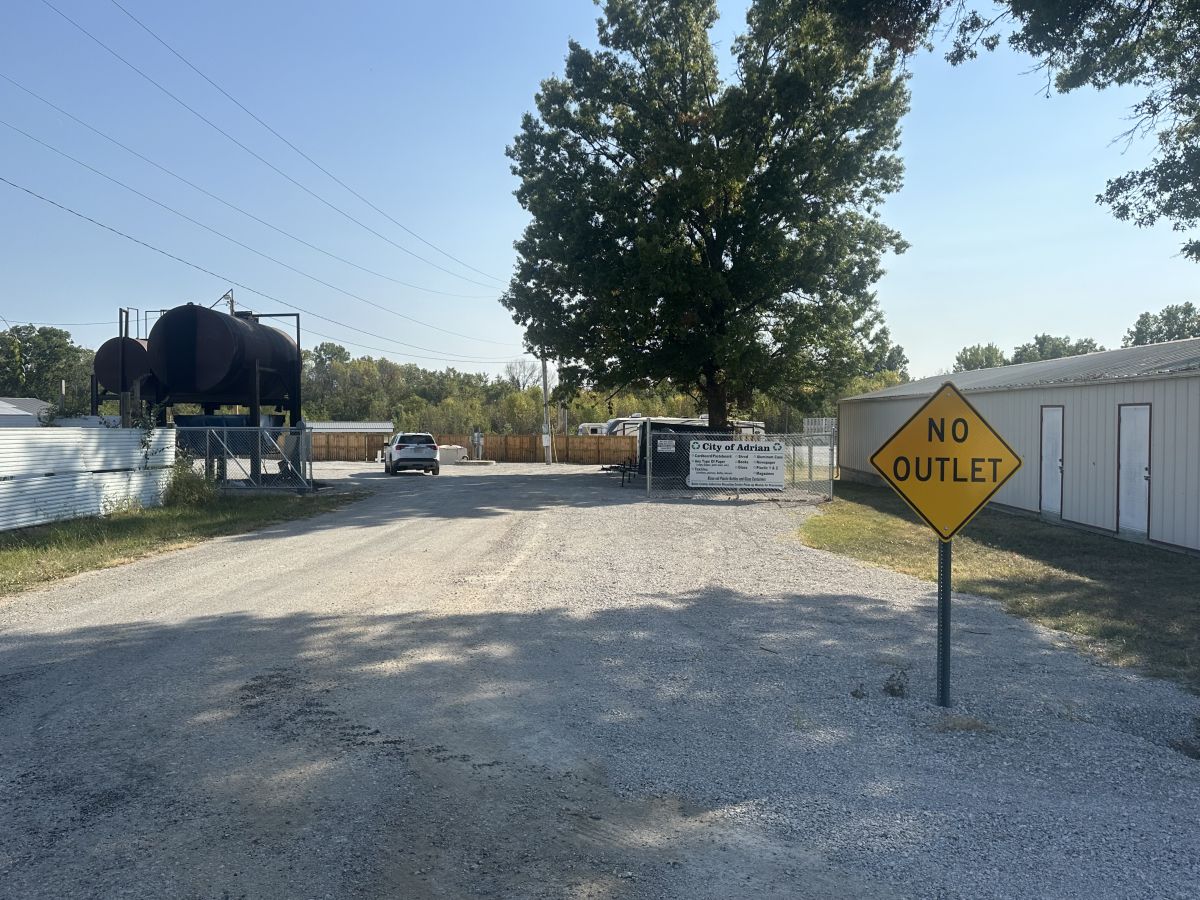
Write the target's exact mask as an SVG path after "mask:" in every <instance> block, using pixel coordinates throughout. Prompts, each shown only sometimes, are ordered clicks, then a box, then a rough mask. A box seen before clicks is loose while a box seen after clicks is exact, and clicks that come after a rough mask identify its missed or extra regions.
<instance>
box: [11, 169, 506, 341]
mask: <svg viewBox="0 0 1200 900" xmlns="http://www.w3.org/2000/svg"><path fill="white" fill-rule="evenodd" d="M0 183H3V184H7V185H8V186H9V187H11V188H14V189H16V190H18V191H21V192H23V193H25V194H28V195H29V196H31V197H35V198H37V199H38V200H41V201H42V202H43V203H48V204H49V205H50V206H53V207H55V208H56V209H59V210H61V211H63V212H65V213H69V214H70V215H72V216H75V217H76V218H78V219H82V220H84V221H85V222H90V223H91V224H93V225H95V226H97V227H98V228H102V229H104V230H105V231H108V232H111V233H112V234H115V235H117V236H118V237H122V238H124V239H125V240H127V241H131V242H132V243H135V244H138V245H139V246H142V247H145V248H146V249H147V250H152V251H154V252H155V253H158V254H159V255H161V256H165V257H167V258H168V259H172V260H174V261H175V262H178V263H181V264H182V265H185V266H187V267H188V268H191V269H195V270H196V271H198V272H203V273H204V274H205V275H210V276H212V277H213V278H218V279H220V280H221V281H224V282H226V283H228V284H232V285H233V286H234V287H238V288H241V289H242V290H244V291H249V292H250V293H251V294H254V295H256V296H259V297H263V298H265V299H267V300H270V301H272V302H273V303H278V304H280V305H281V306H286V307H287V308H288V309H294V310H296V311H297V312H302V313H304V314H305V315H307V316H312V317H313V318H315V319H320V320H321V321H322V322H329V323H330V324H332V325H337V326H338V327H339V328H345V329H347V330H349V331H354V332H357V333H358V334H365V335H366V336H367V337H369V338H375V339H377V340H378V339H380V338H382V339H383V340H385V341H387V342H388V343H393V344H397V345H399V346H402V347H411V348H413V349H415V350H424V351H425V352H427V353H442V351H440V350H436V349H434V348H431V347H422V346H420V345H419V344H409V343H407V342H405V341H398V340H395V339H394V338H385V337H382V335H379V334H376V333H374V332H370V331H366V330H365V329H362V328H358V327H356V326H354V325H350V324H347V323H346V322H340V321H338V320H337V319H332V318H330V317H329V316H323V315H321V314H320V313H316V312H313V311H312V310H310V309H305V308H304V307H303V306H299V305H298V304H295V303H291V302H289V301H287V300H284V299H283V298H281V297H276V296H274V295H273V294H268V293H266V292H265V291H260V290H258V289H257V288H253V287H250V285H248V284H244V283H243V282H240V281H236V280H235V279H233V278H230V277H229V276H228V275H222V274H221V273H220V272H215V271H213V270H212V269H209V268H206V267H204V266H202V265H200V264H198V263H194V262H192V261H190V260H187V259H184V258H183V257H182V256H178V255H176V254H174V253H171V252H170V251H168V250H163V249H162V248H161V247H156V246H154V245H153V244H150V243H147V242H146V241H143V240H141V239H140V238H136V237H134V236H133V235H130V234H126V233H125V232H124V231H121V230H120V229H117V228H114V227H112V226H111V225H106V224H105V223H103V222H101V221H99V220H97V219H93V218H92V217H91V216H89V215H86V214H85V213H81V212H79V211H78V210H75V209H72V208H71V207H69V206H65V205H64V204H62V203H59V202H57V201H55V200H51V199H50V198H49V197H46V196H44V195H43V194H39V193H38V192H37V191H35V190H32V189H31V188H27V187H25V186H23V185H20V184H17V183H16V182H15V181H10V180H9V179H7V178H5V177H4V176H2V175H0ZM437 358H438V359H444V360H449V359H452V358H454V359H457V360H458V361H460V362H506V361H507V359H484V358H480V357H469V356H461V355H459V354H445V355H444V356H439V357H437ZM510 358H511V357H509V359H510Z"/></svg>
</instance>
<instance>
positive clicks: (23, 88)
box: [0, 72, 494, 300]
mask: <svg viewBox="0 0 1200 900" xmlns="http://www.w3.org/2000/svg"><path fill="white" fill-rule="evenodd" d="M0 79H2V80H4V81H7V82H8V83H9V84H11V85H12V86H13V87H15V88H17V89H18V90H21V91H24V92H25V93H26V94H28V95H29V96H30V97H32V98H33V99H35V100H37V101H39V102H40V103H44V104H45V105H46V106H48V107H50V108H51V109H53V110H54V111H55V112H57V113H59V114H61V115H64V116H66V117H67V118H68V119H70V120H71V121H72V122H75V123H76V124H78V125H80V126H82V127H84V128H86V129H87V130H88V131H90V132H92V133H93V134H96V135H98V136H99V137H102V138H104V140H106V141H108V142H109V143H110V144H113V145H114V146H117V147H120V148H121V149H122V150H124V151H125V152H126V153H129V154H131V155H133V156H135V157H137V158H138V159H140V160H142V162H145V163H148V164H149V165H151V166H154V168H156V169H158V170H159V171H160V172H163V173H165V174H167V175H170V176H171V177H172V178H174V179H176V180H177V181H180V182H182V183H183V184H186V185H187V186H188V187H190V188H192V189H193V190H196V191H199V192H200V193H201V194H204V196H206V197H210V198H211V199H213V200H216V201H217V202H218V203H220V204H223V205H224V206H226V207H228V208H229V209H232V210H233V211H234V212H237V213H240V214H241V215H243V216H245V217H246V218H248V219H252V220H253V221H255V222H258V223H259V224H260V225H264V226H266V227H267V228H270V229H271V230H272V231H274V232H276V233H277V234H281V235H283V236H284V237H286V238H289V239H291V240H293V241H295V242H296V243H298V244H302V245H303V246H305V247H308V248H309V249H310V250H316V251H317V252H318V253H323V254H324V255H325V256H328V257H329V258H330V259H335V260H337V261H338V262H340V263H344V264H345V265H347V266H351V267H353V268H355V269H358V270H359V271H361V272H366V273H367V274H368V275H374V276H375V277H376V278H382V279H384V280H385V281H390V282H392V283H393V284H399V285H402V286H404V287H406V288H412V289H413V290H414V291H424V292H425V293H428V294H440V295H441V296H443V297H457V298H460V299H463V300H491V299H494V295H492V294H456V293H453V292H451V291H439V290H437V289H435V288H428V287H422V286H421V285H419V284H412V283H411V282H408V281H403V280H401V279H399V278H394V277H393V276H391V275H386V274H384V273H383V272H376V271H375V270H374V269H370V268H368V267H367V266H364V265H360V264H359V263H356V262H353V261H352V260H349V259H346V258H345V257H343V256H339V255H338V254H336V253H332V252H331V251H329V250H325V249H324V248H322V247H318V246H317V245H316V244H312V243H309V242H308V241H306V240H304V238H301V237H297V236H296V235H294V234H292V233H291V232H289V231H285V230H284V229H282V228H280V227H279V226H278V225H273V224H272V223H270V222H268V221H267V220H266V219H261V218H259V217H258V216H256V215H254V213H251V212H247V211H246V210H244V209H242V208H241V207H240V206H238V205H237V204H235V203H231V202H230V201H228V200H226V199H225V198H224V197H220V196H218V195H217V194H214V193H213V192H212V191H210V190H207V189H206V188H203V187H201V186H200V185H198V184H196V183H195V182H194V181H190V180H188V179H187V178H184V177H183V176H182V175H180V174H178V173H177V172H174V171H172V170H171V169H168V168H167V167H166V166H164V165H162V164H161V163H158V162H155V161H154V160H152V159H150V157H148V156H145V155H144V154H142V153H139V152H138V151H137V150H134V149H133V148H132V147H129V146H127V145H126V144H123V143H121V142H120V141H118V140H117V139H116V138H114V137H112V136H111V135H108V134H105V133H104V132H103V131H101V130H100V129H99V128H96V127H95V126H93V125H90V124H88V123H87V122H85V121H84V120H83V119H81V118H79V117H78V116H76V115H73V114H71V113H70V112H68V111H67V110H65V109H63V108H62V107H61V106H59V105H57V104H56V103H54V102H52V101H50V100H47V99H46V98H45V97H43V96H42V95H41V94H38V93H37V92H36V91H33V90H31V89H30V88H28V87H26V86H25V85H23V84H21V83H20V82H19V81H16V80H15V79H13V78H10V77H9V76H8V75H5V74H4V73H3V72H0Z"/></svg>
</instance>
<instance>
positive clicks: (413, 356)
mask: <svg viewBox="0 0 1200 900" xmlns="http://www.w3.org/2000/svg"><path fill="white" fill-rule="evenodd" d="M304 331H306V332H307V333H308V334H315V335H316V336H317V337H323V338H328V339H329V340H331V341H337V342H338V343H339V344H349V345H350V346H351V347H358V348H359V349H362V350H374V351H375V352H377V353H391V354H393V355H395V356H404V357H407V358H409V359H429V360H433V361H434V362H475V363H506V362H512V357H506V358H503V359H474V360H465V359H455V358H453V357H448V356H419V355H417V354H415V353H400V352H398V351H396V350H389V349H387V348H386V347H372V346H371V345H370V344H358V343H355V342H354V341H348V340H346V339H345V338H340V337H335V336H333V335H332V334H322V333H321V332H319V331H313V330H312V329H311V328H305V329H304Z"/></svg>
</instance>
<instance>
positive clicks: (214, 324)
mask: <svg viewBox="0 0 1200 900" xmlns="http://www.w3.org/2000/svg"><path fill="white" fill-rule="evenodd" d="M149 356H150V368H151V370H152V371H153V372H154V375H155V377H157V378H158V380H159V381H160V382H162V384H163V386H164V390H165V392H166V393H167V395H168V396H170V397H172V398H174V399H177V400H178V399H184V398H186V399H187V400H188V401H193V402H214V403H243V404H248V403H250V402H251V398H252V396H253V392H254V369H255V363H257V364H258V366H259V368H260V399H261V400H262V402H263V403H278V402H280V401H282V400H283V399H284V398H285V396H288V395H289V394H290V393H291V392H292V391H295V390H297V389H298V385H296V383H295V382H296V372H297V370H298V366H299V358H300V351H299V348H298V347H297V346H296V342H295V341H294V340H292V339H291V338H290V337H288V336H287V335H286V334H284V333H283V332H282V331H279V330H277V329H275V328H271V327H269V326H267V325H262V324H260V323H259V322H256V321H255V320H253V319H250V318H243V317H240V316H230V315H226V314H225V313H221V312H217V311H216V310H214V309H208V308H207V307H204V306H194V305H192V304H190V303H189V304H188V305H186V306H177V307H175V308H174V309H171V310H168V311H167V312H165V313H163V314H162V315H161V316H160V317H159V319H158V321H157V322H155V323H154V328H152V329H151V330H150V343H149Z"/></svg>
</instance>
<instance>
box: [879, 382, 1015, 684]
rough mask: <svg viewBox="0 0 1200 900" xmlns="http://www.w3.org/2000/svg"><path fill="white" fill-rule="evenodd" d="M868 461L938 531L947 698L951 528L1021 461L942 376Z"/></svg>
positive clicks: (941, 659) (940, 669)
mask: <svg viewBox="0 0 1200 900" xmlns="http://www.w3.org/2000/svg"><path fill="white" fill-rule="evenodd" d="M871 465H872V466H874V467H875V470H876V471H877V472H878V473H879V474H880V475H881V476H882V477H883V480H884V481H886V482H887V483H888V484H889V485H891V487H892V489H893V490H895V492H896V493H897V494H899V495H900V496H901V497H902V498H903V499H904V502H905V503H907V504H908V505H909V506H911V507H912V509H913V510H914V511H915V512H916V514H917V515H918V516H920V517H921V518H922V519H923V520H924V521H925V524H927V525H928V526H929V527H930V528H932V529H933V530H934V531H936V532H937V536H938V537H939V538H940V539H941V540H940V542H939V546H938V612H937V698H938V699H937V702H938V705H939V706H949V705H950V582H951V578H950V558H951V552H952V548H953V544H952V541H953V539H954V535H956V534H958V532H959V530H960V529H961V528H962V527H963V526H964V525H966V524H967V523H968V522H970V521H971V519H973V518H974V517H975V515H976V514H977V513H978V512H979V511H980V510H981V509H983V508H984V506H986V505H987V503H988V501H989V500H991V499H992V497H993V496H995V494H996V492H997V491H998V490H1000V488H1001V487H1002V486H1003V485H1004V483H1005V482H1006V481H1008V479H1010V478H1012V477H1013V475H1015V474H1016V473H1017V470H1018V469H1020V468H1021V458H1020V457H1019V456H1017V454H1016V451H1014V450H1013V449H1012V447H1010V446H1009V445H1008V443H1007V442H1006V441H1005V440H1004V438H1002V437H1001V436H1000V435H999V434H997V432H996V430H995V429H994V428H992V426H991V425H989V424H988V423H987V421H986V420H985V419H984V418H983V416H981V415H980V414H979V412H978V411H977V410H976V409H975V407H973V406H972V405H971V404H970V403H969V402H968V401H967V398H966V397H964V396H963V395H962V394H961V393H959V391H958V389H957V388H956V387H955V386H954V385H953V384H951V383H950V382H947V383H946V384H944V385H942V386H941V388H940V389H939V390H938V391H937V392H936V393H935V394H934V395H933V396H932V397H930V398H929V399H928V400H927V401H926V402H925V403H923V404H922V405H921V408H920V409H918V410H917V411H916V412H915V413H913V415H912V417H911V418H910V419H909V420H908V421H907V422H905V423H904V424H903V425H901V426H900V427H899V428H898V429H897V430H896V433H895V434H893V435H892V436H891V437H890V438H888V439H887V440H886V441H885V442H884V444H883V446H882V447H880V448H879V449H878V450H876V451H875V454H874V455H873V456H872V457H871Z"/></svg>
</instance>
